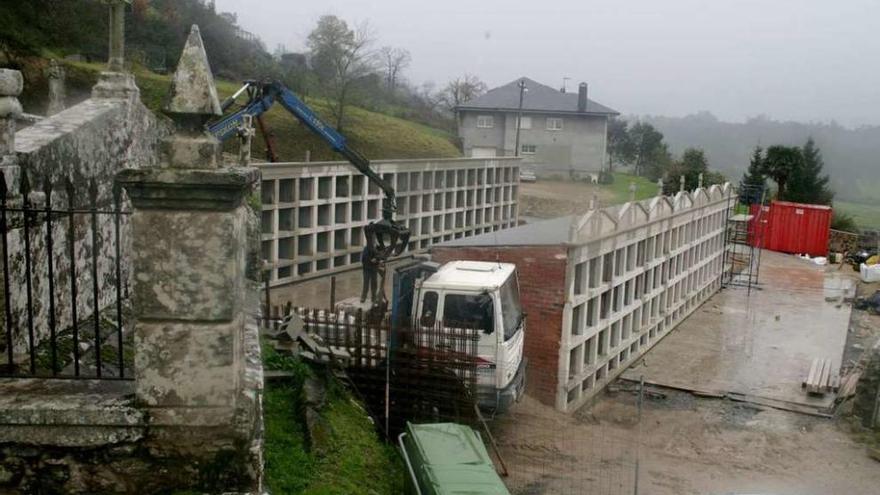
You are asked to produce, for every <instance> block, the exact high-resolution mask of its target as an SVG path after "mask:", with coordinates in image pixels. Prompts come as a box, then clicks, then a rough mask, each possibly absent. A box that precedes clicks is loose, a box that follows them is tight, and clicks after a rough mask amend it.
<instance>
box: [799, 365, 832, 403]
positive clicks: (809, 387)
mask: <svg viewBox="0 0 880 495" xmlns="http://www.w3.org/2000/svg"><path fill="white" fill-rule="evenodd" d="M839 385H840V378H839V376H838V375H837V371H836V370H834V369H833V367H832V363H831V360H830V359H828V358H814V359H813V362H812V364H811V365H810V372H809V373H807V377H806V379H804V381H803V382H802V383H801V388H803V389H804V390H805V391H806V392H807V393H808V394H814V395H825V394H827V393H831V392H836V391H837V389H838V387H839Z"/></svg>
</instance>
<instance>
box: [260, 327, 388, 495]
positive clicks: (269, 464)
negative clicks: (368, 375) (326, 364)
mask: <svg viewBox="0 0 880 495" xmlns="http://www.w3.org/2000/svg"><path fill="white" fill-rule="evenodd" d="M263 363H264V366H265V368H266V369H274V370H285V371H292V372H293V373H294V375H295V376H294V377H293V378H291V379H289V380H288V381H286V382H284V381H272V382H269V383H268V384H267V385H266V390H265V394H264V397H263V420H264V424H265V428H266V430H265V433H266V436H265V450H264V455H265V461H266V473H265V475H266V485H267V487H268V488H269V490H270V491H271V492H272V493H276V494H285V495H287V494H290V495H294V494H303V495H306V494H308V495H348V494H364V495H368V494H369V495H386V494H387V495H392V494H394V495H396V494H398V493H401V492H402V487H403V463H402V461H401V459H400V457H399V455H398V454H397V452H396V450H395V449H394V447H393V446H391V445H386V444H384V443H382V441H381V440H380V439H379V436H378V435H377V433H376V429H375V428H374V426H373V424H372V423H371V422H370V419H369V417H368V416H367V414H366V412H365V411H364V409H363V408H362V407H361V406H360V405H359V404H357V403H356V402H355V400H354V399H353V398H352V396H351V394H350V393H349V392H348V391H347V390H346V389H345V388H344V387H343V386H342V385H341V384H339V383H338V382H337V381H335V379H332V378H329V379H328V383H327V405H326V406H325V407H324V409H323V410H322V411H321V417H322V418H323V419H324V420H325V421H326V424H327V425H328V431H329V434H328V436H327V438H325V439H323V440H322V441H321V443H320V445H312V446H311V447H310V446H309V445H308V442H307V440H306V439H307V436H306V432H305V426H304V420H303V416H304V411H303V410H302V407H301V406H300V403H301V394H302V384H303V381H304V380H305V378H306V377H307V376H312V375H313V374H314V373H315V371H313V370H312V369H311V368H310V367H309V366H307V365H306V364H304V363H303V362H301V361H299V360H298V359H295V358H291V357H286V356H282V355H280V354H278V353H277V352H275V350H274V349H273V348H272V347H271V346H270V345H266V344H264V345H263Z"/></svg>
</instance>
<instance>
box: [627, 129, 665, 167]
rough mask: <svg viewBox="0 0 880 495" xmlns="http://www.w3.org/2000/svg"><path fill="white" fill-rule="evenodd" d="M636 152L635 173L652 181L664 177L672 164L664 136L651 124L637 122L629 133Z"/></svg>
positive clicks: (634, 160)
mask: <svg viewBox="0 0 880 495" xmlns="http://www.w3.org/2000/svg"><path fill="white" fill-rule="evenodd" d="M629 135H630V138H631V140H632V146H633V149H634V152H635V157H634V159H633V169H634V170H633V171H634V172H635V174H636V175H643V176H646V177H648V178H650V179H652V180H657V179H659V178H661V177H663V173H665V172H666V168H667V167H668V166H669V164H670V162H671V156H670V153H669V149H668V147H667V146H666V143H664V142H663V134H661V133H660V131H658V130H657V129H655V128H654V126H652V125H651V124H648V123H645V122H636V124H635V125H633V126H632V128H631V129H630V131H629Z"/></svg>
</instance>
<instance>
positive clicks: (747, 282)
mask: <svg viewBox="0 0 880 495" xmlns="http://www.w3.org/2000/svg"><path fill="white" fill-rule="evenodd" d="M766 194H767V191H766V188H765V187H764V186H763V185H759V186H748V185H740V187H739V190H738V191H737V194H736V195H735V196H734V195H733V194H731V195H729V196H728V209H727V212H728V217H727V228H726V229H725V235H724V237H725V240H724V246H725V248H724V268H723V270H724V272H723V273H722V275H721V282H722V285H723V286H724V287H731V286H734V287H745V288H746V289H747V290H748V292H749V294H751V292H752V288H755V289H758V288H760V285H759V275H760V273H761V252H762V248H763V247H764V234H765V232H764V230H765V229H766V222H767V219H766V218H765V215H766V211H765V208H764V207H763V205H764V201H765V199H766ZM756 205H757V206H758V207H754V206H756Z"/></svg>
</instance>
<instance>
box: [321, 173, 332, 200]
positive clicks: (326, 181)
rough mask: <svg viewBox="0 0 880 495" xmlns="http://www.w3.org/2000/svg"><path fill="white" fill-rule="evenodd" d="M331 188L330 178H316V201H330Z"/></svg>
mask: <svg viewBox="0 0 880 495" xmlns="http://www.w3.org/2000/svg"><path fill="white" fill-rule="evenodd" d="M332 187H333V178H332V177H319V178H318V199H330V189H331V188H332Z"/></svg>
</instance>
